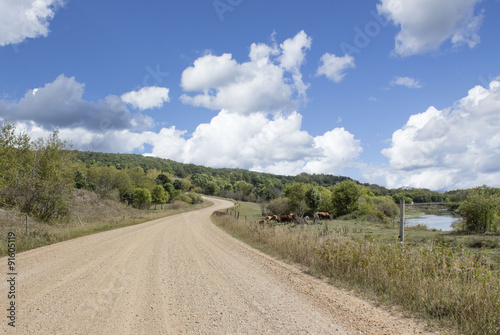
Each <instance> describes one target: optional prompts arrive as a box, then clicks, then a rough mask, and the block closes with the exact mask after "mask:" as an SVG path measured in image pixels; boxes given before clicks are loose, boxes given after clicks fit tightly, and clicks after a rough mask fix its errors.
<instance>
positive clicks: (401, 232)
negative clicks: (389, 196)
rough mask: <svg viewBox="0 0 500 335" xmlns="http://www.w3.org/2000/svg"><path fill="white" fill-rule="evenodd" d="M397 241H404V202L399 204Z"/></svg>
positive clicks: (402, 200)
mask: <svg viewBox="0 0 500 335" xmlns="http://www.w3.org/2000/svg"><path fill="white" fill-rule="evenodd" d="M399 241H400V242H404V241H405V200H404V199H401V202H400V220H399Z"/></svg>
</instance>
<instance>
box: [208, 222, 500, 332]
mask: <svg viewBox="0 0 500 335" xmlns="http://www.w3.org/2000/svg"><path fill="white" fill-rule="evenodd" d="M214 220H215V222H216V223H217V224H218V225H219V226H221V227H222V228H223V229H225V230H227V231H228V232H229V233H231V234H233V235H234V236H235V237H238V238H240V239H242V240H244V241H246V242H247V243H249V244H251V245H253V246H255V247H258V248H260V249H262V250H264V251H266V252H268V253H270V254H272V255H274V256H278V257H280V258H283V259H286V260H288V261H292V262H296V263H299V264H301V265H303V266H305V267H307V268H308V269H309V272H311V273H313V274H316V275H318V276H328V277H329V278H331V279H332V280H333V281H335V282H340V283H344V284H346V285H349V286H350V287H355V288H357V289H358V290H359V291H364V292H369V293H370V294H374V295H376V296H377V297H378V298H379V299H380V300H382V301H385V302H390V303H393V304H397V305H399V306H403V307H404V308H405V309H407V310H409V311H413V312H417V313H419V314H420V315H423V316H426V317H427V318H429V319H432V320H438V322H440V323H441V325H443V326H447V327H452V328H455V329H456V330H458V331H459V332H462V333H465V334H474V335H475V334H478V335H479V334H481V335H485V334H491V335H493V334H499V333H500V278H499V274H498V272H493V271H491V267H490V266H489V261H488V258H487V257H486V255H485V253H484V252H483V251H482V250H479V251H477V252H473V251H470V250H468V249H465V248H460V247H452V246H450V245H449V244H448V243H446V242H445V241H443V240H442V238H437V239H436V240H435V241H432V242H429V243H426V244H424V245H420V246H412V245H410V244H400V243H391V244H380V243H377V242H375V241H374V240H373V239H370V238H367V239H357V240H356V239H353V238H350V237H348V236H346V235H345V234H344V232H343V231H342V230H341V229H339V230H328V229H327V228H326V227H327V226H326V225H325V226H324V227H323V228H321V227H318V229H310V227H309V229H308V228H306V227H304V226H302V227H301V226H296V227H290V226H279V225H278V226H260V225H255V224H253V223H245V222H243V221H242V220H236V219H234V218H233V217H229V216H216V217H214Z"/></svg>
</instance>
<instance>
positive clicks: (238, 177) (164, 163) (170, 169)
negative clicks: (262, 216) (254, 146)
mask: <svg viewBox="0 0 500 335" xmlns="http://www.w3.org/2000/svg"><path fill="white" fill-rule="evenodd" d="M76 153H77V155H76V159H77V160H78V161H79V162H81V163H82V164H84V165H86V166H87V167H89V166H92V165H97V166H114V167H116V168H117V169H133V168H136V167H140V168H142V169H143V170H144V171H146V170H151V169H156V170H159V171H162V172H166V173H169V174H171V175H173V176H175V177H177V178H186V177H188V176H190V175H194V174H206V173H208V174H211V175H212V176H213V177H228V179H229V180H231V181H232V182H234V181H246V182H248V183H251V184H253V185H255V186H256V184H258V183H259V182H262V181H264V180H266V179H277V180H279V181H280V182H281V184H282V185H286V184H289V183H290V184H291V183H293V182H302V183H307V184H317V185H318V186H324V187H330V186H333V185H335V184H337V183H339V182H341V181H343V180H346V179H350V178H348V177H343V176H333V175H327V174H312V175H311V174H307V173H301V174H299V175H297V176H283V175H273V174H270V173H263V172H254V171H248V170H243V169H230V168H221V169H215V168H210V167H205V166H201V165H195V164H184V163H179V162H175V161H173V160H170V159H164V158H158V157H148V156H142V155H137V154H114V153H102V152H93V151H76Z"/></svg>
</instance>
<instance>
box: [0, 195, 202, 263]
mask: <svg viewBox="0 0 500 335" xmlns="http://www.w3.org/2000/svg"><path fill="white" fill-rule="evenodd" d="M73 200H74V201H72V202H71V205H70V213H71V214H70V216H69V217H68V218H65V219H64V220H59V221H56V222H52V223H51V224H47V223H40V222H37V221H34V220H33V219H32V218H28V234H26V215H24V214H21V213H19V212H16V211H5V210H0V234H1V236H4V238H2V239H1V240H0V256H5V255H6V254H7V234H8V233H9V232H13V233H15V234H16V252H18V253H19V252H22V251H26V250H30V249H34V248H38V247H41V246H44V245H49V244H53V243H57V242H61V241H65V240H69V239H72V238H76V237H80V236H85V235H89V234H94V233H98V232H102V231H106V230H111V229H116V228H121V227H126V226H130V225H134V224H138V223H142V222H146V221H149V220H153V219H156V218H160V217H164V216H169V215H175V214H178V213H182V212H186V211H189V210H194V209H198V208H203V207H207V206H209V205H210V203H209V202H203V203H201V204H197V205H188V204H186V203H184V202H174V203H173V204H168V205H163V208H161V207H160V206H157V209H156V210H154V209H149V210H138V209H135V208H132V207H131V206H126V205H124V204H121V203H117V202H115V201H111V200H107V199H102V198H100V197H99V196H97V195H96V194H95V193H92V192H87V191H84V190H75V192H74V199H73Z"/></svg>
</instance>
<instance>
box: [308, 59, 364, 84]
mask: <svg viewBox="0 0 500 335" xmlns="http://www.w3.org/2000/svg"><path fill="white" fill-rule="evenodd" d="M321 63H322V64H321V66H320V67H319V68H318V70H317V71H316V75H317V76H321V75H325V76H326V77H327V78H328V79H330V80H331V81H333V82H336V83H339V82H341V81H342V79H344V77H345V71H346V70H347V69H349V68H354V67H355V66H356V65H355V64H354V57H353V56H349V55H345V56H343V57H338V56H335V55H334V54H329V53H325V54H324V55H323V56H322V57H321Z"/></svg>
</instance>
